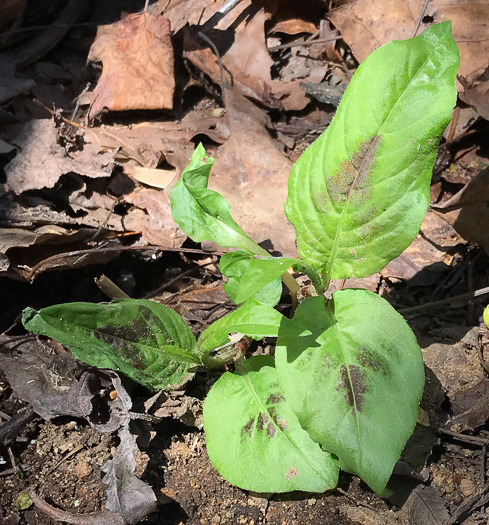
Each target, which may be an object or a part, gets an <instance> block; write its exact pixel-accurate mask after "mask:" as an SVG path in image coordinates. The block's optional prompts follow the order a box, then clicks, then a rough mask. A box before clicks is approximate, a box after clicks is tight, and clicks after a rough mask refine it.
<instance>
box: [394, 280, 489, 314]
mask: <svg viewBox="0 0 489 525" xmlns="http://www.w3.org/2000/svg"><path fill="white" fill-rule="evenodd" d="M487 294H489V286H488V287H486V288H481V289H479V290H475V291H474V292H468V293H464V294H462V295H456V296H455V297H449V298H448V299H441V300H440V301H433V302H431V303H426V304H420V305H419V306H412V307H411V308H401V309H400V310H398V312H399V313H400V314H402V315H406V314H414V313H416V314H418V313H420V312H424V311H425V310H431V309H432V308H437V307H438V306H444V305H446V304H451V303H456V302H459V301H463V302H464V303H465V302H466V301H470V300H471V299H475V298H476V297H481V296H482V295H487ZM460 306H463V305H460Z"/></svg>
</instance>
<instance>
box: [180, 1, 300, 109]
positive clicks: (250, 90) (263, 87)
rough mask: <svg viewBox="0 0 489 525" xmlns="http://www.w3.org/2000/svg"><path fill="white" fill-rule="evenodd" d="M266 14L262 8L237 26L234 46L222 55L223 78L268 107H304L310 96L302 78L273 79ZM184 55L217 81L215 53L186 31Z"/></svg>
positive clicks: (219, 73) (217, 70)
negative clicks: (301, 81)
mask: <svg viewBox="0 0 489 525" xmlns="http://www.w3.org/2000/svg"><path fill="white" fill-rule="evenodd" d="M267 17H268V16H267V13H266V12H265V10H264V9H261V10H259V11H258V12H257V13H256V14H255V15H254V16H253V17H252V18H251V19H249V20H244V21H243V22H241V23H240V25H239V26H238V27H237V29H236V32H235V40H234V43H233V45H232V46H231V48H230V49H229V50H228V51H227V52H226V54H225V55H224V56H223V57H222V65H223V71H222V73H223V75H224V80H225V81H226V82H228V83H229V84H230V85H232V86H234V87H235V88H236V89H237V90H238V91H239V92H241V93H242V94H243V95H246V96H247V97H251V98H254V99H255V100H258V101H260V102H262V103H263V104H265V105H266V106H269V107H279V106H282V107H283V108H284V109H286V110H301V109H304V108H305V107H306V105H307V104H308V103H309V98H308V97H307V95H306V94H305V91H304V89H303V88H302V87H300V81H299V80H297V81H294V82H281V81H279V80H274V79H272V76H271V67H272V65H273V60H272V58H271V56H270V54H269V52H268V48H267V46H266V42H265V22H266V20H267ZM184 55H185V56H186V57H187V58H188V59H189V60H190V61H191V62H192V63H193V64H194V65H195V66H196V67H197V68H199V69H201V70H202V71H203V72H204V73H206V74H207V75H209V76H210V77H211V78H212V80H213V81H214V82H216V83H218V84H220V83H221V69H220V68H219V64H218V61H217V58H216V56H215V54H214V52H213V51H212V50H211V49H209V48H208V47H206V46H205V47H203V46H202V44H199V43H197V42H196V41H195V40H193V38H192V36H191V34H190V33H189V32H186V33H185V53H184Z"/></svg>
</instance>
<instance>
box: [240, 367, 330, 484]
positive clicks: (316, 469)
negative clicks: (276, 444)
mask: <svg viewBox="0 0 489 525" xmlns="http://www.w3.org/2000/svg"><path fill="white" fill-rule="evenodd" d="M241 377H242V378H243V380H244V381H245V383H246V386H247V387H248V389H249V391H250V392H251V394H252V397H253V398H254V400H255V402H256V404H257V405H258V408H259V409H260V411H261V412H262V413H264V414H265V415H266V416H267V419H268V420H269V422H270V423H271V424H272V425H273V427H274V428H275V431H276V432H279V434H280V435H281V436H282V437H284V438H285V439H286V441H287V442H288V443H289V445H290V446H291V447H292V448H293V449H294V450H295V451H296V452H297V453H298V454H299V456H302V457H303V458H304V460H305V462H306V463H307V464H308V465H309V466H310V467H311V468H312V470H314V472H316V473H317V475H318V476H319V478H320V479H322V480H323V481H324V482H325V483H328V484H329V481H328V480H327V479H326V478H325V477H324V475H323V473H322V471H321V470H319V469H318V468H316V465H315V464H314V463H313V462H311V461H310V459H309V457H308V456H307V455H306V454H305V453H304V452H303V451H302V450H301V449H300V448H299V447H298V446H297V445H296V444H295V443H294V442H293V441H291V439H290V438H289V436H288V435H287V434H286V433H285V431H284V430H282V429H281V428H280V427H279V426H278V425H277V424H276V423H275V421H274V420H273V419H272V418H271V417H270V414H269V413H268V410H267V409H266V408H265V406H264V405H263V403H262V401H261V399H260V397H259V396H258V394H257V392H256V390H255V388H254V387H253V384H252V383H251V381H250V378H249V377H248V376H241ZM285 402H287V401H285ZM289 408H290V407H289ZM290 412H291V413H292V409H290ZM297 423H298V424H299V425H300V423H299V422H298V420H297ZM302 430H304V429H302ZM305 432H306V431H305ZM306 434H307V435H308V437H309V439H310V440H311V441H312V438H311V436H309V433H308V432H306ZM314 443H315V442H314ZM316 444H317V443H316ZM318 447H319V445H318ZM320 452H323V453H324V454H328V453H327V452H326V451H321V450H320Z"/></svg>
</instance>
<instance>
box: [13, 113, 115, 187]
mask: <svg viewBox="0 0 489 525" xmlns="http://www.w3.org/2000/svg"><path fill="white" fill-rule="evenodd" d="M14 143H15V144H16V145H17V146H18V147H19V149H20V151H19V152H18V153H17V155H16V156H15V158H14V159H12V160H11V161H10V162H9V163H8V164H7V166H5V172H6V174H7V184H8V186H9V188H10V189H11V190H12V191H13V192H14V193H16V194H19V193H23V192H25V191H28V190H40V189H43V188H54V186H55V185H56V183H57V182H58V180H59V178H60V177H61V175H64V174H66V173H70V172H73V173H78V174H79V175H82V176H85V177H90V178H98V177H110V175H111V174H112V170H113V168H114V158H113V155H112V154H109V153H105V152H100V151H99V150H100V148H99V147H98V146H97V145H95V144H85V145H84V147H83V149H81V150H79V151H73V152H68V151H66V149H65V148H64V147H63V146H61V145H60V144H59V137H58V130H57V128H56V125H55V123H54V121H53V120H50V119H38V120H31V121H30V122H28V123H27V124H26V125H25V126H24V128H23V129H22V131H21V133H20V134H19V135H18V137H17V138H16V139H15V141H14Z"/></svg>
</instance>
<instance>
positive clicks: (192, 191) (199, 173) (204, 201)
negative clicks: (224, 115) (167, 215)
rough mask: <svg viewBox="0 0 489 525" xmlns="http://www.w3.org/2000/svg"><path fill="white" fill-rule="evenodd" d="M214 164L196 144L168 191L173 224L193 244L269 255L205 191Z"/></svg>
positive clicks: (215, 195) (215, 196) (225, 205)
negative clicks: (173, 184) (209, 242)
mask: <svg viewBox="0 0 489 525" xmlns="http://www.w3.org/2000/svg"><path fill="white" fill-rule="evenodd" d="M213 164H214V159H213V158H212V157H207V154H206V151H205V149H204V146H202V144H199V145H198V146H197V148H196V149H195V151H194V152H193V154H192V161H191V162H190V164H189V165H188V166H187V167H186V168H185V169H184V170H183V173H182V176H181V178H180V180H179V181H178V183H177V184H175V186H174V187H173V189H172V191H171V194H170V200H171V213H172V216H173V220H174V221H175V222H176V223H177V224H178V226H180V228H181V229H182V230H183V231H184V232H185V233H186V234H187V235H188V236H189V237H190V238H192V239H193V240H194V241H195V242H201V241H213V242H215V243H217V244H219V245H220V246H224V247H227V248H240V249H242V250H246V251H248V252H251V253H256V254H261V255H268V253H267V252H266V251H265V250H263V249H262V248H260V246H258V245H257V244H256V243H254V242H253V241H252V240H251V239H250V238H249V237H248V235H246V233H245V232H244V231H243V230H242V229H241V228H240V227H239V226H238V225H237V224H236V222H235V221H234V219H233V218H232V217H231V211H230V208H229V204H228V202H227V201H226V200H225V199H224V197H222V196H221V195H219V193H217V192H215V191H212V190H209V189H207V182H208V180H209V174H210V171H211V168H212V165H213Z"/></svg>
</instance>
